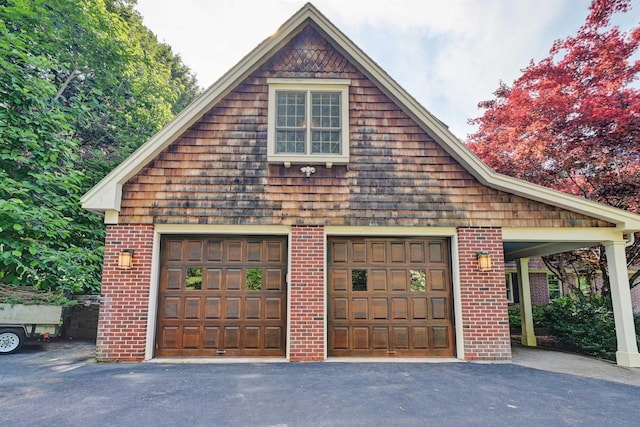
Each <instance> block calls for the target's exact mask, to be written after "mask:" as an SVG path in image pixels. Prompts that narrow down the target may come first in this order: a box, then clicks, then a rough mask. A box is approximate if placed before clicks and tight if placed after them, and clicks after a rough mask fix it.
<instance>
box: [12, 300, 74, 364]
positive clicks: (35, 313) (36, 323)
mask: <svg viewBox="0 0 640 427" xmlns="http://www.w3.org/2000/svg"><path fill="white" fill-rule="evenodd" d="M61 323H62V306H59V305H24V304H0V355H3V354H11V353H15V352H16V351H18V350H20V349H21V348H22V346H23V345H24V343H25V341H27V340H31V339H40V338H44V339H47V338H49V337H55V336H57V335H58V333H59V332H60V325H61Z"/></svg>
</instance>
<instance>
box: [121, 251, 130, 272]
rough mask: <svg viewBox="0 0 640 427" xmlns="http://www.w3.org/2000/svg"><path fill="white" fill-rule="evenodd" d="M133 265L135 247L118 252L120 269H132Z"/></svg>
mask: <svg viewBox="0 0 640 427" xmlns="http://www.w3.org/2000/svg"><path fill="white" fill-rule="evenodd" d="M132 267H133V249H123V250H121V251H120V253H119V254H118V268H119V269H120V270H131V268H132Z"/></svg>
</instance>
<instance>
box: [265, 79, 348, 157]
mask: <svg viewBox="0 0 640 427" xmlns="http://www.w3.org/2000/svg"><path fill="white" fill-rule="evenodd" d="M267 83H268V84H269V131H268V137H267V145H268V155H267V159H268V161H270V162H276V163H284V164H285V165H289V164H291V163H326V164H327V165H329V166H330V165H331V164H333V163H347V162H348V161H349V84H350V83H351V82H350V80H344V79H268V80H267Z"/></svg>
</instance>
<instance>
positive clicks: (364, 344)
mask: <svg viewBox="0 0 640 427" xmlns="http://www.w3.org/2000/svg"><path fill="white" fill-rule="evenodd" d="M352 332H353V343H352V346H353V348H354V349H355V350H368V349H369V328H368V327H367V326H354V327H353V329H352Z"/></svg>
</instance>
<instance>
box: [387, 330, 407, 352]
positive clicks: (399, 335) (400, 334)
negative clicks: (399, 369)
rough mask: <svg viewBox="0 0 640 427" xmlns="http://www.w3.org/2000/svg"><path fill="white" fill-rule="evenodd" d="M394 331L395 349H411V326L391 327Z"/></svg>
mask: <svg viewBox="0 0 640 427" xmlns="http://www.w3.org/2000/svg"><path fill="white" fill-rule="evenodd" d="M391 330H392V332H393V349H394V350H408V349H409V327H408V326H394V327H393V328H391Z"/></svg>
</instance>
